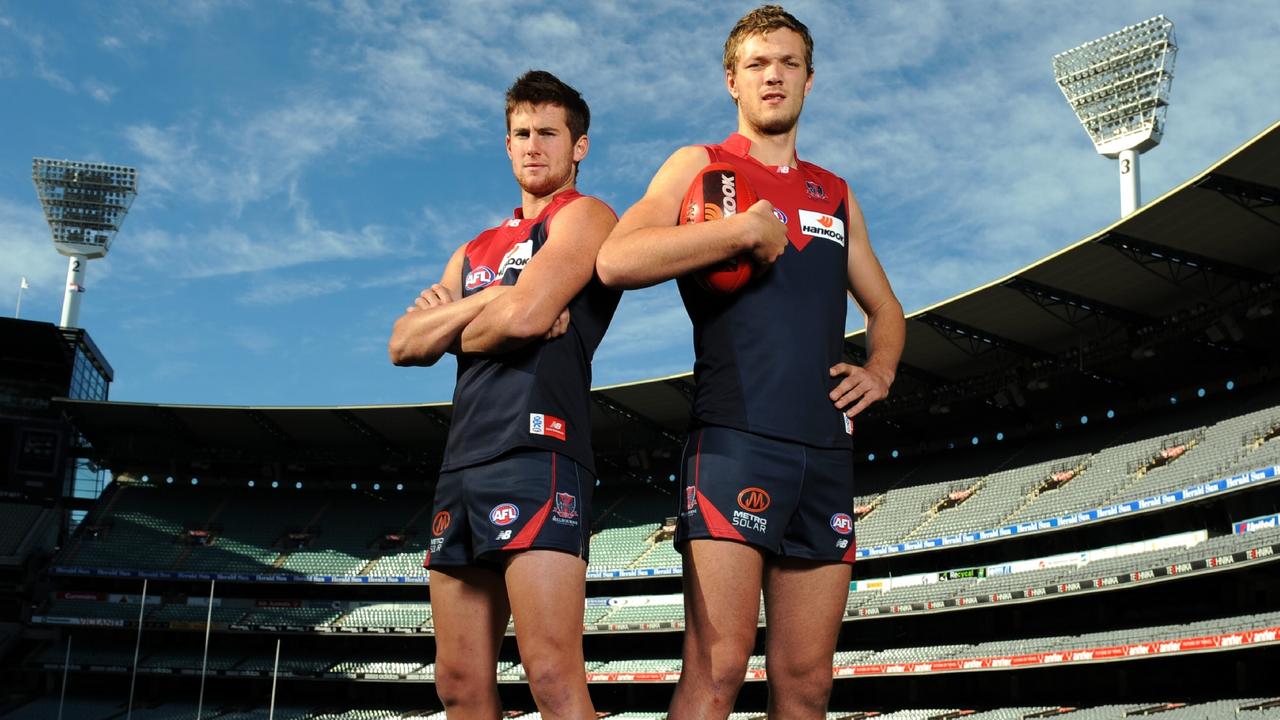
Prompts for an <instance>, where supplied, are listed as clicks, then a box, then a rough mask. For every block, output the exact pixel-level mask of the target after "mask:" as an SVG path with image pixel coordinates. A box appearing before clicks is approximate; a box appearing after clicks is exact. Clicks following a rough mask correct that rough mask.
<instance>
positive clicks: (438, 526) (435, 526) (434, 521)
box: [431, 510, 453, 535]
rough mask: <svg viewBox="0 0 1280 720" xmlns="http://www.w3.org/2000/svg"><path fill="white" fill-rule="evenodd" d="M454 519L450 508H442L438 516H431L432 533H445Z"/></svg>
mask: <svg viewBox="0 0 1280 720" xmlns="http://www.w3.org/2000/svg"><path fill="white" fill-rule="evenodd" d="M452 519H453V518H452V517H450V515H449V511H448V510H441V511H440V512H438V513H436V516H435V517H433V518H431V534H432V535H443V534H444V531H445V530H448V529H449V522H450V521H451V520H452Z"/></svg>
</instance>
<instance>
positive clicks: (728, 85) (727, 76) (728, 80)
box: [724, 70, 807, 105]
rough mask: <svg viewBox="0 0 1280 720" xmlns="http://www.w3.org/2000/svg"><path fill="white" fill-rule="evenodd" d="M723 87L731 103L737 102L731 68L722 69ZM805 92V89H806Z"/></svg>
mask: <svg viewBox="0 0 1280 720" xmlns="http://www.w3.org/2000/svg"><path fill="white" fill-rule="evenodd" d="M724 87H725V89H726V90H728V91H729V97H731V98H733V104H734V105H737V104H738V84H737V82H736V81H735V78H734V76H733V71H732V70H725V71H724ZM806 92H807V91H806Z"/></svg>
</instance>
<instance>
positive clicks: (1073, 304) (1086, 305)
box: [1004, 276, 1151, 329]
mask: <svg viewBox="0 0 1280 720" xmlns="http://www.w3.org/2000/svg"><path fill="white" fill-rule="evenodd" d="M1004 286H1005V287H1007V288H1009V289H1011V290H1017V291H1018V292H1020V293H1022V294H1023V295H1024V296H1026V298H1027V299H1028V300H1030V301H1032V302H1034V303H1035V304H1036V305H1038V306H1039V307H1040V308H1042V309H1043V310H1044V311H1045V312H1047V313H1049V314H1050V315H1052V316H1053V317H1055V318H1057V319H1059V320H1061V321H1062V322H1065V323H1066V324H1067V325H1070V326H1071V327H1073V328H1076V329H1081V326H1082V325H1083V324H1084V323H1085V322H1086V321H1087V320H1090V319H1092V320H1095V321H1097V323H1098V324H1099V325H1102V324H1105V321H1107V320H1114V321H1117V322H1120V323H1124V324H1127V325H1146V324H1147V323H1149V322H1151V319H1150V318H1148V317H1145V316H1143V315H1141V314H1139V313H1135V312H1133V311H1130V310H1126V309H1124V308H1120V307H1116V306H1114V305H1110V304H1107V303H1105V302H1102V301H1101V300H1095V299H1093V298H1090V297H1085V296H1083V295H1077V294H1075V293H1072V292H1068V291H1066V290H1062V289H1060V288H1055V287H1052V286H1049V285H1044V284H1042V283H1038V282H1035V281H1034V280H1028V279H1026V278H1024V277H1021V276H1019V277H1014V278H1010V279H1009V280H1007V281H1005V283H1004Z"/></svg>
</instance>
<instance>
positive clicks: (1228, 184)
mask: <svg viewBox="0 0 1280 720" xmlns="http://www.w3.org/2000/svg"><path fill="white" fill-rule="evenodd" d="M1195 187H1198V188H1202V189H1204V190H1213V191H1215V192H1218V193H1221V194H1222V195H1223V196H1224V197H1226V198H1227V199H1228V200H1230V201H1231V202H1234V203H1236V204H1237V205H1239V206H1240V207H1242V208H1245V209H1247V210H1256V209H1258V208H1264V207H1277V206H1280V188H1274V187H1271V186H1270V185H1263V184H1262V183H1255V182H1250V181H1248V180H1241V179H1240V178H1233V177H1231V176H1230V175H1222V174H1219V173H1208V174H1207V175H1205V176H1204V177H1202V178H1200V179H1199V180H1197V181H1196V184H1195ZM1268 219H1270V218H1268ZM1272 222H1275V221H1274V220H1272Z"/></svg>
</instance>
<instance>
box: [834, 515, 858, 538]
mask: <svg viewBox="0 0 1280 720" xmlns="http://www.w3.org/2000/svg"><path fill="white" fill-rule="evenodd" d="M831 529H832V530H835V531H836V532H838V533H840V534H841V535H848V534H849V533H851V532H853V518H851V517H849V514H848V513H836V514H835V515H832V516H831Z"/></svg>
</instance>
